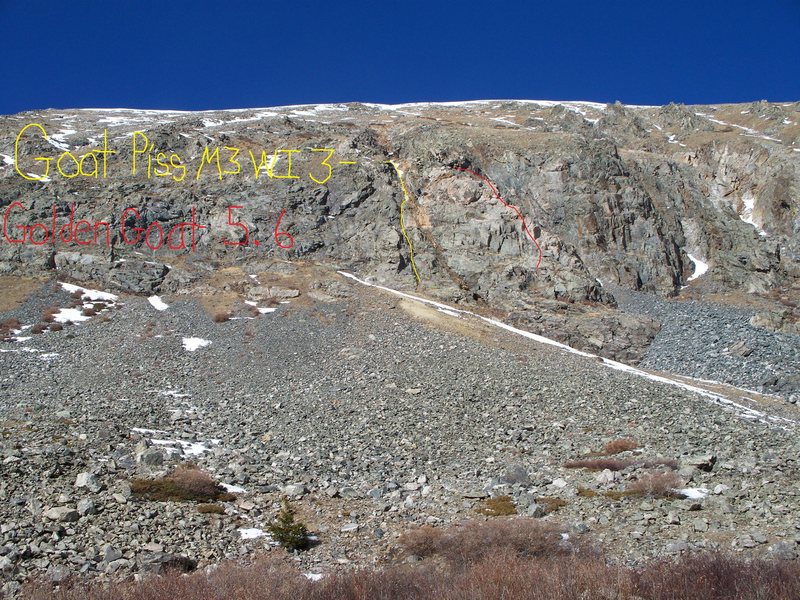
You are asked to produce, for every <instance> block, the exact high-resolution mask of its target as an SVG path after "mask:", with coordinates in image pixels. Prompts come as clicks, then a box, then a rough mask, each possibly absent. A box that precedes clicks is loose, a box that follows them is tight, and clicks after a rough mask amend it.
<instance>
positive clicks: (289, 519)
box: [267, 499, 310, 552]
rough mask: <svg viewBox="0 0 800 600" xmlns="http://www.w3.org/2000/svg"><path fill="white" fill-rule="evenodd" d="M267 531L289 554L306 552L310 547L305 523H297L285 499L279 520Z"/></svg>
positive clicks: (271, 524) (268, 526)
mask: <svg viewBox="0 0 800 600" xmlns="http://www.w3.org/2000/svg"><path fill="white" fill-rule="evenodd" d="M267 531H269V533H270V535H272V539H273V540H275V541H276V542H278V543H279V544H280V545H281V546H283V547H284V548H286V549H287V550H288V551H289V552H294V551H295V550H305V549H306V548H308V546H309V542H310V540H309V539H308V529H307V528H306V526H305V525H304V524H303V523H299V522H297V521H295V519H294V510H293V509H292V507H291V506H290V505H289V501H288V500H285V499H284V501H283V506H282V507H281V512H280V513H278V518H277V519H275V520H274V521H272V522H271V523H270V524H269V525H267Z"/></svg>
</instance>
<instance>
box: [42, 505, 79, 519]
mask: <svg viewBox="0 0 800 600" xmlns="http://www.w3.org/2000/svg"><path fill="white" fill-rule="evenodd" d="M42 516H43V517H44V518H46V519H50V520H51V521H60V522H64V523H74V522H75V521H77V520H78V519H80V518H81V516H80V514H79V513H78V511H77V510H75V509H74V508H70V507H69V506H56V507H54V508H49V509H47V510H46V511H44V512H43V513H42Z"/></svg>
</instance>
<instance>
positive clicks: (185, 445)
mask: <svg viewBox="0 0 800 600" xmlns="http://www.w3.org/2000/svg"><path fill="white" fill-rule="evenodd" d="M150 441H151V442H153V444H156V445H158V446H163V447H164V449H165V450H167V452H176V453H183V455H184V456H201V455H202V454H204V453H206V452H211V446H217V445H219V443H220V442H219V440H209V441H208V442H187V441H185V440H160V439H151V440H150Z"/></svg>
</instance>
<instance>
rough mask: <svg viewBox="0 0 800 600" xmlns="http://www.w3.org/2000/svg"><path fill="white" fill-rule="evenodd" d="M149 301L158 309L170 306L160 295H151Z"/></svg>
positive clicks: (165, 308)
mask: <svg viewBox="0 0 800 600" xmlns="http://www.w3.org/2000/svg"><path fill="white" fill-rule="evenodd" d="M147 301H148V302H149V303H150V304H151V305H152V306H153V308H155V309H156V310H167V309H168V308H169V304H167V303H166V302H164V301H163V300H162V299H161V297H160V296H150V297H149V298H148V299H147Z"/></svg>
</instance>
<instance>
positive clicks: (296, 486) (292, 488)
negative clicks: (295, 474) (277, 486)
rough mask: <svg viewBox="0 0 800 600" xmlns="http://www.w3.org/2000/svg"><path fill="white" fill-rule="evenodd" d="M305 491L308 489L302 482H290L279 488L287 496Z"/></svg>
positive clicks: (299, 494)
mask: <svg viewBox="0 0 800 600" xmlns="http://www.w3.org/2000/svg"><path fill="white" fill-rule="evenodd" d="M307 491H308V490H307V489H306V486H305V485H303V484H302V483H290V484H289V485H286V486H284V487H283V489H282V490H281V492H282V493H284V494H286V495H287V496H302V495H304V494H305V493H306V492H307Z"/></svg>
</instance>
